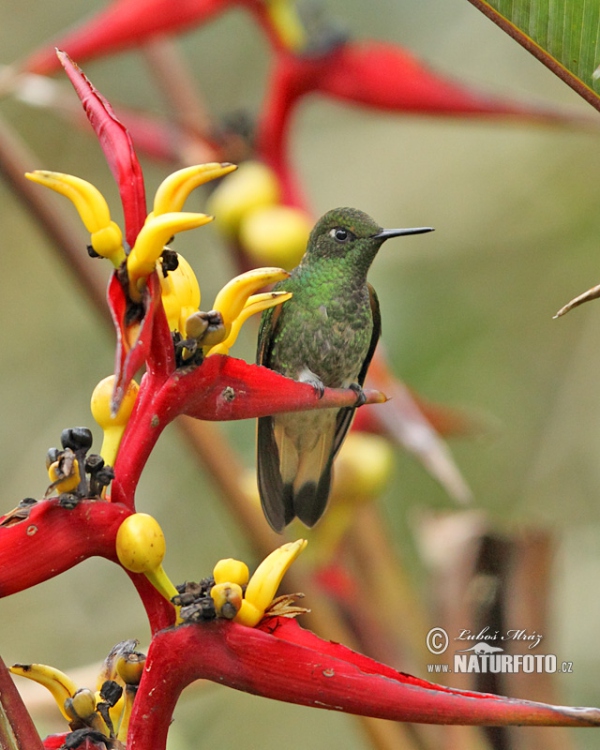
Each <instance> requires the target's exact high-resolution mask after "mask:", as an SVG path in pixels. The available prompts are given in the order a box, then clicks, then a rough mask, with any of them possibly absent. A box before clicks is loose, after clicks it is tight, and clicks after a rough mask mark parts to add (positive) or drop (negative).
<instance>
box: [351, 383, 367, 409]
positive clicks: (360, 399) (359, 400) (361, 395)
mask: <svg viewBox="0 0 600 750" xmlns="http://www.w3.org/2000/svg"><path fill="white" fill-rule="evenodd" d="M348 388H349V389H350V390H351V391H354V393H356V403H355V404H354V406H355V407H358V406H362V405H363V404H366V403H367V397H366V396H365V392H364V391H363V389H362V387H361V386H360V385H359V384H358V383H350V385H349V386H348Z"/></svg>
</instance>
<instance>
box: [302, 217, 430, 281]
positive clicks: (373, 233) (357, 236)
mask: <svg viewBox="0 0 600 750" xmlns="http://www.w3.org/2000/svg"><path fill="white" fill-rule="evenodd" d="M431 231H433V229H432V227H416V228H413V229H382V228H381V227H380V226H379V224H377V222H376V221H375V220H374V219H372V218H371V217H370V216H369V215H368V214H366V213H365V212H364V211H359V210H358V209H357V208H334V209H332V210H331V211H328V212H327V213H326V214H325V215H324V216H322V217H321V218H320V219H319V221H318V222H317V223H316V224H315V226H314V227H313V230H312V232H311V233H310V238H309V241H308V248H307V259H309V260H316V259H318V258H352V259H354V260H355V261H356V262H357V263H358V264H359V265H360V266H365V269H368V267H369V266H370V264H371V262H372V260H373V258H374V257H375V255H376V254H377V251H378V250H379V248H380V247H381V245H382V244H383V243H384V242H385V241H386V240H387V239H389V238H390V237H401V236H404V235H408V234H422V233H424V232H431Z"/></svg>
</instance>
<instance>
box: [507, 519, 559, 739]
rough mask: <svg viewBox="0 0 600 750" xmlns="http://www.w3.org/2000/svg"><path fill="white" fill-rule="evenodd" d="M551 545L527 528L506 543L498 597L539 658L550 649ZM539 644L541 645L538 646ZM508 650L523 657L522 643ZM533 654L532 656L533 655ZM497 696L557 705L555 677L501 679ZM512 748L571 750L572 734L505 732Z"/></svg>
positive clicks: (511, 625) (548, 537) (544, 730)
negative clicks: (530, 636) (530, 637)
mask: <svg viewBox="0 0 600 750" xmlns="http://www.w3.org/2000/svg"><path fill="white" fill-rule="evenodd" d="M554 551H555V543H554V538H553V536H552V535H551V534H550V533H549V532H547V531H545V530H543V529H530V530H528V531H526V532H524V533H522V534H518V535H516V536H515V537H514V538H513V540H512V544H511V554H510V558H509V561H508V570H507V573H506V589H505V592H504V593H505V596H504V602H503V606H504V611H505V619H506V623H507V625H508V627H509V628H517V629H523V630H525V631H526V632H527V633H538V634H540V635H542V636H543V641H542V643H543V647H542V648H541V649H537V650H541V651H542V652H543V653H552V652H553V651H554V648H553V644H551V643H548V642H547V639H546V634H547V633H548V632H549V631H550V625H551V623H550V620H549V601H550V596H551V591H552V566H553V562H554ZM540 645H541V644H540ZM507 650H508V651H511V652H512V653H523V651H524V650H525V644H524V643H523V642H522V641H509V642H508V647H507ZM534 653H535V652H534ZM502 679H503V683H504V684H503V685H502V692H505V693H506V694H507V695H511V696H515V697H516V698H519V697H521V696H524V695H527V698H531V697H532V696H533V699H535V700H538V701H550V702H552V703H560V702H561V696H560V695H557V690H556V687H557V685H556V675H554V674H550V673H546V672H541V673H536V672H533V673H532V674H524V673H522V672H519V673H515V674H509V673H507V674H504V675H502ZM511 736H512V737H513V738H514V745H515V747H518V748H523V750H534V749H535V748H537V747H540V746H543V747H544V748H545V749H546V750H569V748H572V747H573V735H572V733H571V732H568V731H567V730H566V729H563V728H560V727H556V728H555V729H553V730H550V729H548V728H542V729H540V731H538V732H532V731H531V730H530V729H527V728H526V727H511Z"/></svg>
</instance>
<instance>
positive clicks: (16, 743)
mask: <svg viewBox="0 0 600 750" xmlns="http://www.w3.org/2000/svg"><path fill="white" fill-rule="evenodd" d="M0 748H2V750H43V749H44V746H43V744H42V740H41V739H40V736H39V734H38V733H37V730H36V728H35V725H34V723H33V721H32V719H31V716H30V715H29V712H28V711H27V709H26V708H25V704H24V703H23V699H22V698H21V696H20V695H19V691H18V690H17V688H16V686H15V684H14V682H13V680H12V677H11V675H10V672H9V671H8V669H7V668H6V665H5V664H4V662H3V661H2V659H0Z"/></svg>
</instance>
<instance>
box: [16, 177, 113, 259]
mask: <svg viewBox="0 0 600 750" xmlns="http://www.w3.org/2000/svg"><path fill="white" fill-rule="evenodd" d="M25 177H27V179H28V180H31V181H32V182H37V183H38V184H40V185H45V186H46V187H49V188H50V189H51V190H54V191H55V192H57V193H60V194H61V195H64V196H65V197H66V198H68V199H69V200H70V201H71V202H72V203H73V205H74V206H75V208H76V209H77V213H78V214H79V216H80V218H81V220H82V221H83V223H84V225H85V228H86V229H87V230H88V232H89V233H90V235H91V243H92V247H93V249H94V250H95V251H96V252H97V253H98V255H102V256H103V257H105V258H110V259H111V260H112V262H113V264H114V265H115V266H119V265H120V264H121V263H122V261H123V259H124V258H125V251H124V250H123V235H122V233H121V230H120V229H119V227H118V226H117V224H115V222H114V221H111V218H110V211H109V208H108V204H107V202H106V200H105V199H104V196H103V195H102V193H101V192H100V191H99V190H98V188H96V187H94V185H92V184H91V183H90V182H87V181H86V180H82V179H81V178H80V177H75V176H74V175H70V174H63V173H62V172H48V171H44V170H41V169H38V170H36V171H35V172H27V174H26V175H25Z"/></svg>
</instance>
